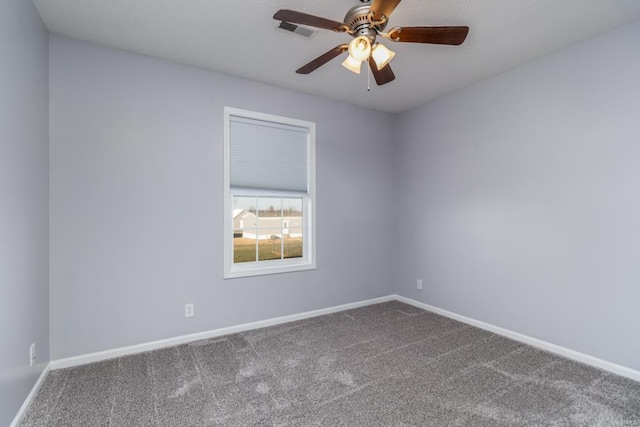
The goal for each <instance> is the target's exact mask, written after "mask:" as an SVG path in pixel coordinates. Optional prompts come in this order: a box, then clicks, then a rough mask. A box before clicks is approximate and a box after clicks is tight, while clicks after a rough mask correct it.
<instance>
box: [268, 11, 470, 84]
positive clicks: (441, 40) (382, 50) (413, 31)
mask: <svg viewBox="0 0 640 427" xmlns="http://www.w3.org/2000/svg"><path fill="white" fill-rule="evenodd" d="M360 1H361V2H362V3H363V4H359V5H356V6H354V7H352V8H351V9H349V11H348V12H347V14H346V15H345V17H344V22H338V21H332V20H330V19H326V18H321V17H319V16H314V15H309V14H306V13H302V12H297V11H295V10H289V9H281V10H279V11H277V12H276V13H275V15H273V19H276V20H278V21H285V22H290V23H294V24H301V25H307V26H310V27H316V28H322V29H326V30H333V31H336V32H338V33H346V34H349V35H350V36H352V37H353V40H351V42H350V43H349V44H341V45H339V46H336V47H334V48H333V49H331V50H329V51H328V52H326V53H324V54H322V55H320V56H319V57H317V58H316V59H314V60H313V61H311V62H309V63H308V64H306V65H303V66H302V67H300V68H299V69H297V70H296V73H298V74H309V73H311V72H312V71H314V70H316V69H318V68H319V67H321V66H323V65H324V64H326V63H327V62H329V61H331V60H332V59H334V58H336V57H337V56H339V55H340V54H342V53H344V52H346V51H349V56H348V57H347V59H346V60H345V61H344V62H343V63H342V65H343V66H344V67H345V68H347V69H349V70H351V71H353V72H354V73H357V74H360V67H361V65H362V62H364V61H367V62H368V63H369V67H371V71H372V73H373V76H374V78H375V80H376V83H377V84H378V85H383V84H386V83H389V82H391V81H393V80H394V79H395V78H396V77H395V75H394V74H393V71H392V70H391V66H390V65H389V62H390V61H391V59H392V58H393V57H394V55H395V53H394V52H392V51H391V50H389V49H387V48H386V47H385V46H384V45H382V44H381V43H379V42H377V41H376V38H377V37H382V38H385V39H387V40H390V41H392V42H404V43H431V44H446V45H454V46H457V45H460V44H462V42H464V40H465V38H466V37H467V34H468V33H469V27H393V28H391V29H390V30H389V31H388V32H386V33H385V32H384V29H385V28H386V26H387V22H388V20H389V16H390V15H391V13H392V12H393V11H394V9H395V8H396V7H397V6H398V4H399V3H400V0H373V1H371V3H369V1H370V0H360Z"/></svg>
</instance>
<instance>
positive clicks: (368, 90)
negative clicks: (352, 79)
mask: <svg viewBox="0 0 640 427" xmlns="http://www.w3.org/2000/svg"><path fill="white" fill-rule="evenodd" d="M367 92H371V70H370V69H369V67H367Z"/></svg>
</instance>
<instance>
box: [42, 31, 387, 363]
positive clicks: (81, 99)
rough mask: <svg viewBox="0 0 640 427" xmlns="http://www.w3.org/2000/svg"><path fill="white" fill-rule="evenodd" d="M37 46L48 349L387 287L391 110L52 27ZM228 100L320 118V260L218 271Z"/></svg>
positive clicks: (298, 308) (236, 319)
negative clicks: (45, 168) (190, 305)
mask: <svg viewBox="0 0 640 427" xmlns="http://www.w3.org/2000/svg"><path fill="white" fill-rule="evenodd" d="M50 56H51V63H50V67H51V71H50V76H51V135H50V137H51V163H50V168H51V193H50V197H51V298H52V301H51V340H52V357H53V358H54V359H58V358H63V357H67V356H74V355H79V354H85V353H90V352H95V351H99V350H106V349H113V348H117V347H121V346H127V345H133V344H138V343H143V342H147V341H152V340H157V339H163V338H168V337H172V336H177V335H182V334H189V333H193V332H199V331H205V330H209V329H213V328H220V327H225V326H230V325H237V324H240V323H245V322H251V321H256V320H260V319H266V318H272V317H275V316H283V315H287V314H293V313H298V312H303V311H307V310H313V309H318V308H322V307H327V306H333V305H338V304H343V303H349V302H353V301H359V300H363V299H367V298H373V297H378V296H382V295H387V294H389V293H390V292H391V287H392V286H391V269H390V268H389V263H390V258H391V257H392V256H393V252H392V245H391V241H392V240H391V221H392V216H393V210H392V207H391V206H390V205H389V203H388V201H389V199H390V198H391V194H392V180H391V177H392V175H391V171H392V167H393V165H392V163H391V162H390V161H389V158H390V157H391V156H392V152H391V146H390V144H389V140H390V139H391V130H392V125H393V116H391V115H388V114H383V113H378V112H374V111H372V110H367V109H363V108H359V107H354V106H350V105H347V104H343V103H339V102H334V101H329V100H326V99H321V98H317V97H313V96H309V95H303V94H299V93H296V92H292V91H288V90H283V89H279V88H276V87H272V86H267V85H263V84H259V83H255V82H251V81H247V80H243V79H239V78H234V77H230V76H225V75H221V74H216V73H212V72H208V71H204V70H199V69H195V68H190V67H186V66H182V65H178V64H173V63H169V62H164V61H160V60H156V59H152V58H149V57H144V56H139V55H134V54H131V53H127V52H124V51H120V50H115V49H111V48H106V47H100V46H97V45H93V44H89V43H84V42H78V41H74V40H71V39H67V38H61V37H59V36H51V43H50ZM225 105H228V106H232V107H238V108H244V109H249V110H256V111H261V112H265V113H270V114H278V115H284V116H289V117H294V118H298V119H303V120H310V121H314V122H316V123H317V221H316V222H317V231H318V233H317V264H318V268H317V270H315V271H307V272H298V273H288V274H279V275H272V276H263V277H254V278H244V279H231V280H223V279H222V277H223V270H222V268H223V229H222V225H223V208H222V202H223V200H222V197H223V185H222V178H223V161H222V150H223V141H222V139H223V128H222V125H223V123H222V122H223V120H222V119H223V106H225ZM354 126H356V127H357V129H358V132H359V134H358V137H357V138H353V130H354ZM346 239H348V241H349V244H346V241H347V240H346ZM187 302H194V303H195V313H196V316H195V317H194V318H190V319H185V318H184V304H185V303H187Z"/></svg>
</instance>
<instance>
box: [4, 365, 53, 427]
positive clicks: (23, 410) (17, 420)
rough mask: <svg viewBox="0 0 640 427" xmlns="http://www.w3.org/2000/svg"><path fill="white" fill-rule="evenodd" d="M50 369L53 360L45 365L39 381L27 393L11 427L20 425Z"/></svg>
mask: <svg viewBox="0 0 640 427" xmlns="http://www.w3.org/2000/svg"><path fill="white" fill-rule="evenodd" d="M50 369H51V362H49V363H47V366H45V367H44V369H43V370H42V372H41V373H40V376H39V377H38V381H36V383H35V384H34V385H33V388H32V389H31V391H30V392H29V394H28V395H27V398H26V399H25V400H24V402H23V403H22V406H21V407H20V410H19V411H18V413H17V414H16V416H15V418H14V419H13V422H12V423H11V424H10V427H18V425H20V423H21V422H22V418H23V417H24V415H25V414H26V413H27V409H29V406H30V405H31V402H32V401H33V398H34V397H36V394H37V393H38V390H40V386H41V385H42V383H43V382H44V379H45V378H46V377H47V374H48V373H49V370H50Z"/></svg>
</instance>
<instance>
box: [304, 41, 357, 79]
mask: <svg viewBox="0 0 640 427" xmlns="http://www.w3.org/2000/svg"><path fill="white" fill-rule="evenodd" d="M347 49H349V45H347V44H341V45H340V46H336V47H334V48H333V49H331V50H330V51H328V52H326V53H324V54H322V55H320V56H318V57H317V58H316V59H314V60H313V61H311V62H309V63H308V64H306V65H303V66H302V67H300V68H298V69H297V70H296V73H298V74H309V73H310V72H312V71H315V70H317V69H318V68H320V67H322V66H323V65H324V64H326V63H327V62H329V61H331V60H332V59H333V58H335V57H336V56H338V55H340V54H341V53H343V52H345V51H346V50H347Z"/></svg>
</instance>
